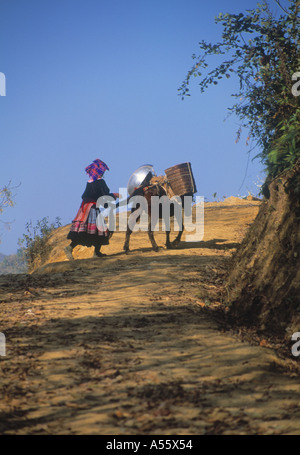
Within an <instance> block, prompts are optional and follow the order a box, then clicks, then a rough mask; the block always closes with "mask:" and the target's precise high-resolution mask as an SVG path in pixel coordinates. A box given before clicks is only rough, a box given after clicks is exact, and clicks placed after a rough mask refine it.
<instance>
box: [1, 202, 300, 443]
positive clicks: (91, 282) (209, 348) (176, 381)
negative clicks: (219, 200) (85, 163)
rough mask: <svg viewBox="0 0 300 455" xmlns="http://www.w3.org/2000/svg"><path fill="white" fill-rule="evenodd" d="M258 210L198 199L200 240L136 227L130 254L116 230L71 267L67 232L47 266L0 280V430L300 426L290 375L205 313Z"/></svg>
mask: <svg viewBox="0 0 300 455" xmlns="http://www.w3.org/2000/svg"><path fill="white" fill-rule="evenodd" d="M257 210H258V206H255V205H244V206H242V205H241V206H224V207H213V206H212V207H207V210H206V212H205V213H206V215H205V216H206V218H205V237H204V240H203V241H202V242H199V243H198V244H190V243H185V242H184V241H183V242H182V244H181V246H180V248H179V249H177V250H166V249H162V250H160V252H159V253H155V252H153V251H152V250H151V249H150V248H149V241H148V239H147V236H146V235H145V234H144V233H136V234H134V235H133V236H132V241H131V248H132V252H131V254H129V255H125V254H123V252H122V245H123V241H124V235H123V234H122V233H116V234H115V235H114V237H113V238H112V240H111V244H110V245H109V246H107V247H106V249H105V250H103V251H104V252H106V253H107V254H108V256H107V257H105V258H97V259H92V258H89V257H88V256H89V255H90V254H91V253H90V252H88V253H86V252H85V251H86V250H84V251H83V250H79V251H78V253H77V260H75V261H74V262H68V261H67V260H66V258H65V256H64V254H63V252H62V245H63V244H64V245H65V244H66V240H65V235H66V232H67V227H66V228H62V229H61V230H60V231H59V233H58V234H57V236H56V239H55V241H54V248H53V255H52V259H51V261H52V262H50V263H49V264H47V265H45V266H44V267H42V268H41V269H40V270H39V271H38V272H36V273H34V274H32V275H26V276H24V275H20V276H18V275H15V276H12V275H9V276H0V291H1V303H0V312H1V325H0V331H1V332H3V333H4V334H5V337H6V356H5V357H0V374H1V378H0V381H1V388H0V391H1V392H0V394H1V400H0V433H1V434H57V435H59V434H70V435H72V434H99V435H145V434H146V435H156V434H157V435H159V434H160V435H201V434H299V433H300V406H299V397H300V383H299V379H298V378H297V377H292V376H289V375H288V374H286V371H285V370H284V369H283V370H281V362H282V361H281V359H279V358H278V357H277V356H276V353H275V352H274V350H273V349H270V348H268V347H263V346H254V345H252V344H249V343H248V342H242V341H241V340H240V339H239V338H238V337H237V336H235V335H233V334H231V333H230V332H224V331H222V330H220V327H219V326H218V324H217V323H216V322H215V321H214V320H213V319H212V318H211V317H210V316H209V314H207V312H206V311H203V308H206V307H209V306H210V305H218V304H219V303H218V295H219V293H218V291H219V287H220V286H222V282H223V274H224V271H225V270H226V267H227V265H228V260H229V258H230V255H231V253H232V252H233V251H234V248H235V247H236V246H237V245H238V243H239V242H240V241H241V239H242V237H243V235H244V233H245V230H246V229H247V226H248V225H249V223H251V221H252V220H253V218H254V217H255V216H256V213H257ZM157 240H158V243H159V244H160V245H163V240H164V238H163V234H158V235H157ZM84 255H86V256H84ZM80 257H81V259H80Z"/></svg>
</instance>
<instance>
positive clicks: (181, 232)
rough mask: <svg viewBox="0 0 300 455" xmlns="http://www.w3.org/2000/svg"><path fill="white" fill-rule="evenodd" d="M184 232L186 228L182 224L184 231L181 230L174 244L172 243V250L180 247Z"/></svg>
mask: <svg viewBox="0 0 300 455" xmlns="http://www.w3.org/2000/svg"><path fill="white" fill-rule="evenodd" d="M183 231H184V226H183V224H182V229H181V231H179V232H178V235H177V237H176V239H175V240H173V242H172V243H171V248H176V247H177V246H178V245H179V242H180V240H181V236H182V234H183Z"/></svg>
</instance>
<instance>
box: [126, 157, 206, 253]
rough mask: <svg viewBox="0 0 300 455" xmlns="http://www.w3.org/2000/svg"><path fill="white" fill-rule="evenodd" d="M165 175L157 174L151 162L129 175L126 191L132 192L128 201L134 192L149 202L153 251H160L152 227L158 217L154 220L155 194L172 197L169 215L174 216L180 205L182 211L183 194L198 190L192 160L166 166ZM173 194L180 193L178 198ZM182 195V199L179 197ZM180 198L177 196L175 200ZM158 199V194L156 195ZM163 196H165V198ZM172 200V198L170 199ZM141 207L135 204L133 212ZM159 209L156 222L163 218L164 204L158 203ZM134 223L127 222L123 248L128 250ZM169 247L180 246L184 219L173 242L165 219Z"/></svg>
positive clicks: (149, 231)
mask: <svg viewBox="0 0 300 455" xmlns="http://www.w3.org/2000/svg"><path fill="white" fill-rule="evenodd" d="M165 172H166V175H165V176H156V174H155V172H154V169H153V166H152V165H150V164H146V165H144V166H140V167H139V168H138V169H137V170H136V171H135V172H134V173H133V174H132V175H131V177H130V179H129V181H128V185H127V191H128V194H129V198H128V199H129V202H130V199H131V198H134V196H143V198H144V199H143V200H144V201H145V202H146V204H147V205H146V208H145V210H147V214H148V236H149V240H150V242H151V244H152V247H153V249H154V251H158V250H159V248H158V245H157V243H156V241H155V238H154V234H153V229H154V227H155V221H154V223H153V216H152V215H153V213H152V210H151V209H152V208H153V204H152V202H153V199H152V198H153V197H154V196H158V197H159V198H162V197H163V196H165V198H167V199H168V200H170V199H171V198H172V201H171V202H172V203H171V204H169V210H170V211H169V216H170V217H172V216H174V213H175V212H176V210H177V213H178V209H180V214H181V211H182V208H183V207H184V196H193V195H194V194H195V193H196V192H197V189H196V185H195V180H194V176H193V173H192V168H191V163H189V162H187V163H182V164H178V165H176V166H172V167H170V168H168V169H166V170H165ZM174 196H177V198H176V197H175V198H174ZM178 198H179V200H178ZM176 199H177V200H176ZM155 200H157V198H155ZM162 200H163V199H162ZM169 202H170V201H169ZM139 209H140V210H141V208H140V207H135V208H133V209H132V213H133V212H135V211H136V210H139ZM158 210H159V211H158V213H157V218H158V219H157V220H156V221H157V222H158V221H159V219H162V218H163V215H164V213H163V210H162V207H161V204H159V207H158ZM139 218H140V217H137V219H136V221H138V220H139ZM131 228H132V226H129V223H128V224H127V231H126V239H125V243H124V247H123V248H124V250H125V252H126V253H127V252H128V251H129V241H130V235H131V233H132V229H131ZM165 230H166V247H167V248H175V247H176V246H178V244H179V242H180V239H181V236H182V233H183V230H184V226H183V224H182V223H181V228H180V230H179V232H178V235H177V237H176V238H175V240H174V241H173V242H171V241H170V230H171V229H170V225H169V224H168V223H166V229H165Z"/></svg>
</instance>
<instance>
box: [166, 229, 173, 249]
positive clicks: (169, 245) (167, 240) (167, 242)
mask: <svg viewBox="0 0 300 455" xmlns="http://www.w3.org/2000/svg"><path fill="white" fill-rule="evenodd" d="M166 247H167V248H168V249H170V248H172V245H171V242H170V231H166Z"/></svg>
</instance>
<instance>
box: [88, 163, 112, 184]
mask: <svg viewBox="0 0 300 455" xmlns="http://www.w3.org/2000/svg"><path fill="white" fill-rule="evenodd" d="M105 171H109V167H108V166H107V164H105V163H104V161H101V160H99V159H98V158H97V159H96V160H94V161H93V162H92V164H90V165H89V166H87V167H86V168H85V172H86V173H87V174H88V175H89V176H90V178H91V179H92V180H93V181H95V180H97V179H98V178H99V177H102V175H103V174H104V172H105Z"/></svg>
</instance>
